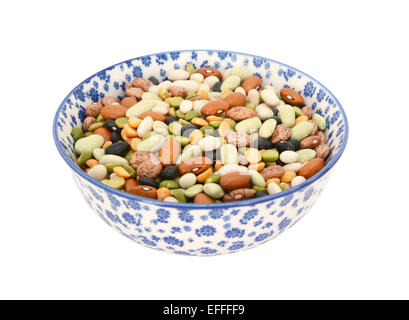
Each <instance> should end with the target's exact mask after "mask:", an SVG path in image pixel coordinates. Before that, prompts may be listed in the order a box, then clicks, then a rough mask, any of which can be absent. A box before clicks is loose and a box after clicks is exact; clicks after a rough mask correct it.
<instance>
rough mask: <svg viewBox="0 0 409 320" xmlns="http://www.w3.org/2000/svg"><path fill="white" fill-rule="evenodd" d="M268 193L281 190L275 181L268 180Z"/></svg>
mask: <svg viewBox="0 0 409 320" xmlns="http://www.w3.org/2000/svg"><path fill="white" fill-rule="evenodd" d="M267 191H268V194H275V193H279V192H281V188H280V186H279V185H278V184H276V183H275V182H270V183H269V184H268V186H267Z"/></svg>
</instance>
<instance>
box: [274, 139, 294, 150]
mask: <svg viewBox="0 0 409 320" xmlns="http://www.w3.org/2000/svg"><path fill="white" fill-rule="evenodd" d="M274 148H276V149H277V151H278V152H279V153H281V152H283V151H286V150H291V151H295V148H294V146H293V145H292V143H291V142H289V141H278V142H277V143H275V144H274Z"/></svg>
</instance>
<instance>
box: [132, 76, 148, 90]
mask: <svg viewBox="0 0 409 320" xmlns="http://www.w3.org/2000/svg"><path fill="white" fill-rule="evenodd" d="M132 86H134V87H136V88H141V89H142V90H143V91H149V89H150V87H152V86H153V83H152V81H150V80H148V79H144V78H135V79H133V81H132Z"/></svg>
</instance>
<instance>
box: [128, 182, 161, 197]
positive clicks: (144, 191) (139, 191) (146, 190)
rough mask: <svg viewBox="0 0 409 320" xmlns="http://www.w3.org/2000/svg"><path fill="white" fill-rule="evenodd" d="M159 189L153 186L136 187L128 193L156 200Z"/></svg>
mask: <svg viewBox="0 0 409 320" xmlns="http://www.w3.org/2000/svg"><path fill="white" fill-rule="evenodd" d="M157 191H158V190H157V189H156V188H154V187H151V186H144V185H140V186H134V187H132V188H131V189H130V190H129V191H128V192H129V193H132V194H134V195H137V196H141V197H145V198H151V199H156V195H157Z"/></svg>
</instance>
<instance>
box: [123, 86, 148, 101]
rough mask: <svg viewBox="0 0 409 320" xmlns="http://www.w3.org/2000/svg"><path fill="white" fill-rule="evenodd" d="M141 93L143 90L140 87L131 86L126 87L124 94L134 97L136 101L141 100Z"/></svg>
mask: <svg viewBox="0 0 409 320" xmlns="http://www.w3.org/2000/svg"><path fill="white" fill-rule="evenodd" d="M143 93H144V91H143V90H142V89H141V88H137V87H131V88H128V89H126V91H125V94H126V95H127V96H128V97H134V98H135V99H136V100H138V101H140V100H142V96H143Z"/></svg>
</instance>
